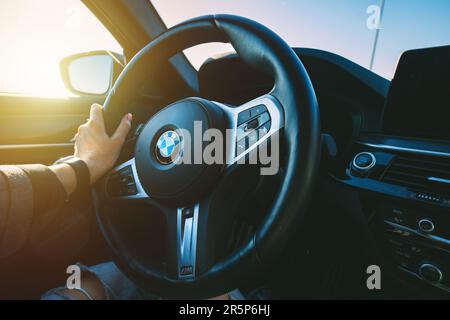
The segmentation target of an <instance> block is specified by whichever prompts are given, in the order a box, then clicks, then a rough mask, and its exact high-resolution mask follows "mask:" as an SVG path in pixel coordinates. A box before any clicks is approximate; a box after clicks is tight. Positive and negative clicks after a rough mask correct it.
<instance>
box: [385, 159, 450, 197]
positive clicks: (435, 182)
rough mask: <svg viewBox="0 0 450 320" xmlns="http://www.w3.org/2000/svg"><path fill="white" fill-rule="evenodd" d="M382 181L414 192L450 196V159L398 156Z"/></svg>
mask: <svg viewBox="0 0 450 320" xmlns="http://www.w3.org/2000/svg"><path fill="white" fill-rule="evenodd" d="M381 181H383V182H386V183H391V184H397V185H401V186H405V187H408V188H410V189H412V190H419V191H430V192H435V193H439V194H445V195H449V194H450V159H440V158H435V157H425V156H411V157H408V156H397V157H395V158H394V160H393V161H392V162H391V165H390V166H389V167H388V168H387V169H386V171H385V172H384V174H383V175H382V177H381Z"/></svg>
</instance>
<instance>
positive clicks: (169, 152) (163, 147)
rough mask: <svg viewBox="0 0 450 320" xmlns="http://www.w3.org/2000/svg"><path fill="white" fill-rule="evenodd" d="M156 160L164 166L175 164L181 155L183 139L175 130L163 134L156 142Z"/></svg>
mask: <svg viewBox="0 0 450 320" xmlns="http://www.w3.org/2000/svg"><path fill="white" fill-rule="evenodd" d="M155 153H156V158H157V159H158V161H159V162H160V163H162V164H169V163H172V162H175V161H176V160H177V159H178V158H179V156H180V154H181V138H180V136H179V135H178V133H176V132H175V131H173V130H169V131H166V132H164V133H163V134H161V136H160V137H159V139H158V141H157V142H156V152H155Z"/></svg>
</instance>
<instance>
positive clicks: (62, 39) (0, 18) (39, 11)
mask: <svg viewBox="0 0 450 320" xmlns="http://www.w3.org/2000/svg"><path fill="white" fill-rule="evenodd" d="M0 43H1V44H2V49H1V50H0V93H3V94H4V93H13V94H26V95H36V96H46V97H64V96H68V95H70V94H69V93H68V92H67V91H66V89H65V87H64V84H63V82H62V80H61V76H60V72H59V61H60V60H61V59H62V58H64V57H66V56H68V55H72V54H76V53H81V52H88V51H95V50H110V51H114V52H117V53H122V48H121V47H120V45H119V44H118V43H117V41H116V40H115V39H114V37H113V36H112V35H111V34H110V33H109V32H108V31H107V29H106V28H105V27H104V26H103V25H102V24H101V23H100V21H98V19H97V18H96V17H95V16H94V15H93V14H92V13H91V12H90V11H89V9H88V8H87V7H85V6H84V5H83V3H82V2H81V1H79V0H41V1H36V0H14V1H1V2H0Z"/></svg>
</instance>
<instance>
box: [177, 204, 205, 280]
mask: <svg viewBox="0 0 450 320" xmlns="http://www.w3.org/2000/svg"><path fill="white" fill-rule="evenodd" d="M199 209H200V205H199V204H198V203H196V204H195V205H194V206H192V207H185V208H178V209H177V248H178V252H177V257H178V278H179V279H189V278H195V264H196V256H197V228H198V213H199ZM185 210H191V212H190V214H189V215H188V216H185Z"/></svg>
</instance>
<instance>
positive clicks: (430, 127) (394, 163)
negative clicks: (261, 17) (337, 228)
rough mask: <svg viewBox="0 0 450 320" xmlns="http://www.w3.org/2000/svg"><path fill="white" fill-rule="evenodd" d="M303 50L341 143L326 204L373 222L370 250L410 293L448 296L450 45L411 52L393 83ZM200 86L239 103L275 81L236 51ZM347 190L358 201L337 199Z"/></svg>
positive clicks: (327, 172)
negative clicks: (241, 59)
mask: <svg viewBox="0 0 450 320" xmlns="http://www.w3.org/2000/svg"><path fill="white" fill-rule="evenodd" d="M294 51H295V52H296V53H297V54H298V55H299V57H300V58H301V60H302V62H303V64H304V65H305V68H306V69H307V71H308V73H309V74H310V77H311V80H312V83H313V85H314V88H315V91H316V94H317V97H318V101H319V107H320V113H321V122H322V132H323V133H324V134H326V136H327V137H331V139H332V140H334V142H335V145H336V147H337V152H336V153H333V154H330V155H329V156H328V157H327V159H326V161H323V164H322V165H321V171H322V172H321V179H326V180H327V182H328V181H331V182H332V184H333V188H335V189H336V190H331V191H330V190H328V191H327V192H323V194H321V195H320V196H319V198H320V197H322V198H323V197H328V198H327V200H328V202H329V203H332V205H334V206H335V207H336V208H339V207H342V208H345V209H344V210H343V211H354V212H351V214H350V215H349V216H353V217H358V218H357V219H360V220H363V221H364V223H361V224H360V228H365V225H366V224H367V226H368V233H369V237H370V238H371V239H373V242H374V243H375V245H374V246H372V247H371V246H367V251H370V252H369V253H368V254H372V252H373V256H376V259H375V261H377V263H379V264H381V265H382V266H383V267H382V268H383V270H389V274H390V275H391V278H393V279H394V281H395V282H398V283H399V286H402V288H403V292H406V291H408V290H410V288H412V289H413V290H417V292H418V295H417V296H423V295H424V294H425V295H429V296H431V297H441V296H445V297H448V296H449V294H450V126H449V125H448V119H449V117H448V116H449V111H450V105H449V103H450V96H449V95H450V90H448V83H449V79H448V77H449V75H450V46H447V47H439V48H430V49H422V50H413V51H408V52H405V53H404V54H403V55H402V57H401V59H400V62H399V65H398V69H397V71H396V74H395V77H394V79H393V81H392V82H390V81H388V80H386V79H384V78H381V77H379V76H378V75H376V74H374V73H372V72H370V71H369V70H366V69H364V68H362V67H360V66H358V65H356V64H354V63H353V62H351V61H349V60H346V59H345V58H342V57H340V56H337V55H334V54H332V53H329V52H324V51H320V50H315V49H305V48H294ZM199 83H200V88H201V90H202V94H203V95H204V96H206V97H207V98H208V99H212V100H216V101H220V102H225V103H229V104H237V105H238V104H241V103H243V102H245V101H248V100H250V99H251V98H255V97H257V96H260V95H262V94H263V93H266V92H269V91H270V89H271V87H272V85H273V82H272V81H271V79H268V78H266V77H265V76H264V75H261V74H256V73H255V72H254V70H251V69H250V68H249V67H247V66H245V65H244V64H243V63H242V62H241V61H240V60H239V59H238V58H237V57H236V56H233V55H230V56H227V57H225V58H220V59H217V60H209V61H208V62H206V63H205V64H204V65H203V66H202V68H201V69H200V73H199ZM324 152H325V153H327V150H324ZM343 193H352V194H356V195H357V196H356V197H355V198H351V197H347V199H350V198H351V199H356V200H352V201H355V202H358V203H355V206H349V205H348V204H344V203H343V202H344V200H342V197H341V198H339V197H333V196H332V195H333V194H340V195H342V194H343ZM354 208H357V209H354ZM342 218H344V217H342ZM361 218H362V219H361ZM355 241H359V239H355ZM375 252H376V253H375ZM400 283H401V284H400Z"/></svg>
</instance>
